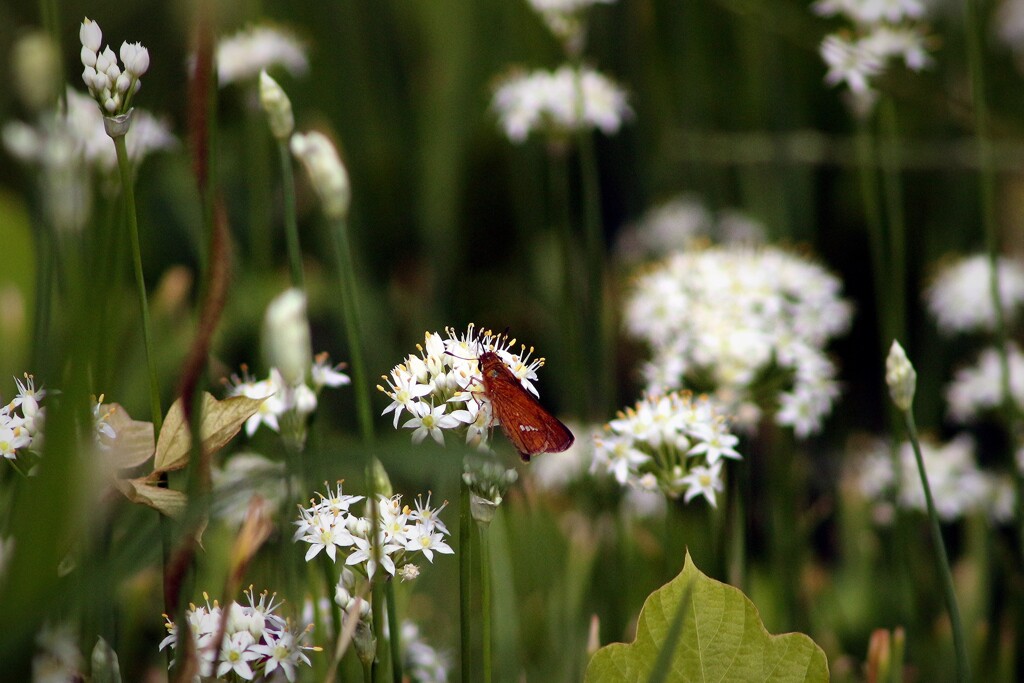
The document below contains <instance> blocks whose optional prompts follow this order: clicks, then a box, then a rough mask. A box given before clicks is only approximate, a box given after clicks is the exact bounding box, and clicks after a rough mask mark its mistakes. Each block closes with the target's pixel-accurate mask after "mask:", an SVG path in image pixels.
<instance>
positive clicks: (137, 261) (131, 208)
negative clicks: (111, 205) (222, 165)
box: [113, 135, 163, 435]
mask: <svg viewBox="0 0 1024 683" xmlns="http://www.w3.org/2000/svg"><path fill="white" fill-rule="evenodd" d="M113 140H114V149H115V150H117V168H118V171H119V172H120V174H121V188H122V190H123V191H124V201H125V209H126V214H127V217H128V233H129V234H130V236H131V242H132V261H133V264H134V266H135V285H136V287H137V289H138V293H139V307H140V308H141V309H142V338H143V341H144V343H145V346H146V364H147V366H148V367H149V406H150V410H151V412H152V416H153V434H154V435H157V434H159V433H160V427H161V424H162V422H163V410H162V409H161V408H160V386H159V385H158V384H157V376H156V360H155V358H154V357H153V335H152V331H151V330H152V326H151V325H150V322H149V301H148V299H147V297H146V280H145V277H144V275H143V273H142V249H141V247H140V246H139V220H138V218H137V216H136V214H135V188H134V182H133V180H132V169H131V163H130V162H129V160H128V150H127V148H126V147H125V142H124V136H123V135H119V136H117V137H115V138H113Z"/></svg>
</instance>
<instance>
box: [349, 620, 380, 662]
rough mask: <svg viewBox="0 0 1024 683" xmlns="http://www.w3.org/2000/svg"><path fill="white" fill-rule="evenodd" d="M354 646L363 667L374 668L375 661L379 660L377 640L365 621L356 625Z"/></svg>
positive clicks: (353, 635)
mask: <svg viewBox="0 0 1024 683" xmlns="http://www.w3.org/2000/svg"><path fill="white" fill-rule="evenodd" d="M352 644H353V645H355V646H356V655H357V656H358V657H359V661H360V662H362V664H363V666H364V667H370V666H372V665H373V660H374V659H376V658H377V639H376V638H374V637H373V629H372V628H370V625H369V624H368V623H366V621H365V620H363V619H360V620H359V623H357V624H356V630H355V632H354V633H353V634H352Z"/></svg>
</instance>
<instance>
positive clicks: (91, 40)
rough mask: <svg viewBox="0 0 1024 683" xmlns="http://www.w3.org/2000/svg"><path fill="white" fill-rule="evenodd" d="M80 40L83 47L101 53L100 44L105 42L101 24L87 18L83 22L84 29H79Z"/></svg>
mask: <svg viewBox="0 0 1024 683" xmlns="http://www.w3.org/2000/svg"><path fill="white" fill-rule="evenodd" d="M78 39H79V40H81V41H82V46H83V47H87V48H89V49H90V50H92V51H93V52H99V49H100V43H102V42H103V31H101V30H100V25H99V24H97V23H96V22H95V21H93V20H91V19H90V18H89V17H86V18H85V20H84V21H82V27H81V28H79V29H78Z"/></svg>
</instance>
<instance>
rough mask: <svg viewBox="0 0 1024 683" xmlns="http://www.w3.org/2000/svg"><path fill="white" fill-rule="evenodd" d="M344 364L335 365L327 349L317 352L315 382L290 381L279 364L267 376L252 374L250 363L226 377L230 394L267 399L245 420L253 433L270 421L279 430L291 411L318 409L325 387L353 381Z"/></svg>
mask: <svg viewBox="0 0 1024 683" xmlns="http://www.w3.org/2000/svg"><path fill="white" fill-rule="evenodd" d="M343 367H344V365H343V364H338V365H333V364H331V359H330V357H329V356H328V355H327V354H326V353H320V354H317V356H316V358H314V359H313V366H312V367H311V368H310V372H309V377H310V380H311V382H312V386H309V385H308V384H306V382H305V381H304V380H302V381H299V382H298V383H296V384H289V383H288V382H286V381H285V379H284V377H282V376H281V373H280V372H279V371H278V369H277V368H271V369H270V376H269V377H267V379H263V380H257V379H256V378H255V377H253V376H252V375H250V374H249V369H248V367H247V366H244V365H243V366H242V375H241V376H239V375H231V378H230V379H225V380H222V381H223V382H224V384H225V386H226V387H227V391H226V394H227V396H229V397H230V396H247V397H248V398H262V399H265V400H264V401H263V403H262V405H260V409H259V410H257V411H256V412H255V413H254V414H253V415H252V417H250V418H249V419H248V420H246V422H245V433H246V434H247V435H249V436H252V435H253V434H255V433H256V430H257V429H259V427H260V425H261V424H263V425H266V426H267V427H269V428H270V429H272V430H274V431H275V432H280V431H281V418H282V417H284V416H285V415H286V414H289V413H292V412H294V413H296V414H298V415H299V416H305V415H309V414H311V413H312V412H313V411H315V410H316V406H317V396H318V395H319V394H320V391H321V390H322V389H323V388H324V387H340V386H342V385H345V384H349V383H351V381H352V380H351V379H349V377H348V375H346V374H345V373H343V372H341V368H343Z"/></svg>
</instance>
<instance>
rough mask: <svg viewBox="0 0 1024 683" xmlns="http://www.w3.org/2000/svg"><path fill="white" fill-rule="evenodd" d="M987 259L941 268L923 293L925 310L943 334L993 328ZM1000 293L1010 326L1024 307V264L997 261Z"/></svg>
mask: <svg viewBox="0 0 1024 683" xmlns="http://www.w3.org/2000/svg"><path fill="white" fill-rule="evenodd" d="M991 273H992V269H991V268H990V267H989V260H988V257H987V256H986V255H984V254H977V255H974V256H968V257H964V258H962V259H960V260H958V261H956V262H954V263H952V264H950V265H947V266H945V267H944V268H942V269H941V270H940V271H939V273H938V274H937V275H936V276H935V279H934V280H933V281H932V284H931V285H930V286H929V287H928V289H927V290H926V292H925V298H926V300H927V303H928V310H930V311H931V313H932V315H934V316H935V319H936V321H937V322H938V325H939V329H940V330H941V331H942V332H945V333H946V334H952V333H956V332H970V331H975V330H981V331H992V330H994V329H995V324H996V315H995V311H996V308H995V305H994V304H993V302H992V292H991V287H990V277H991ZM998 273H999V292H1000V299H1001V300H1002V305H1003V314H1004V316H1005V320H1006V323H1007V324H1013V322H1014V321H1015V319H1016V317H1017V315H1018V314H1019V312H1020V309H1021V306H1022V305H1024V265H1022V264H1021V263H1020V262H1019V261H1016V260H1012V259H1009V258H1005V257H1000V258H999V259H998Z"/></svg>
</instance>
